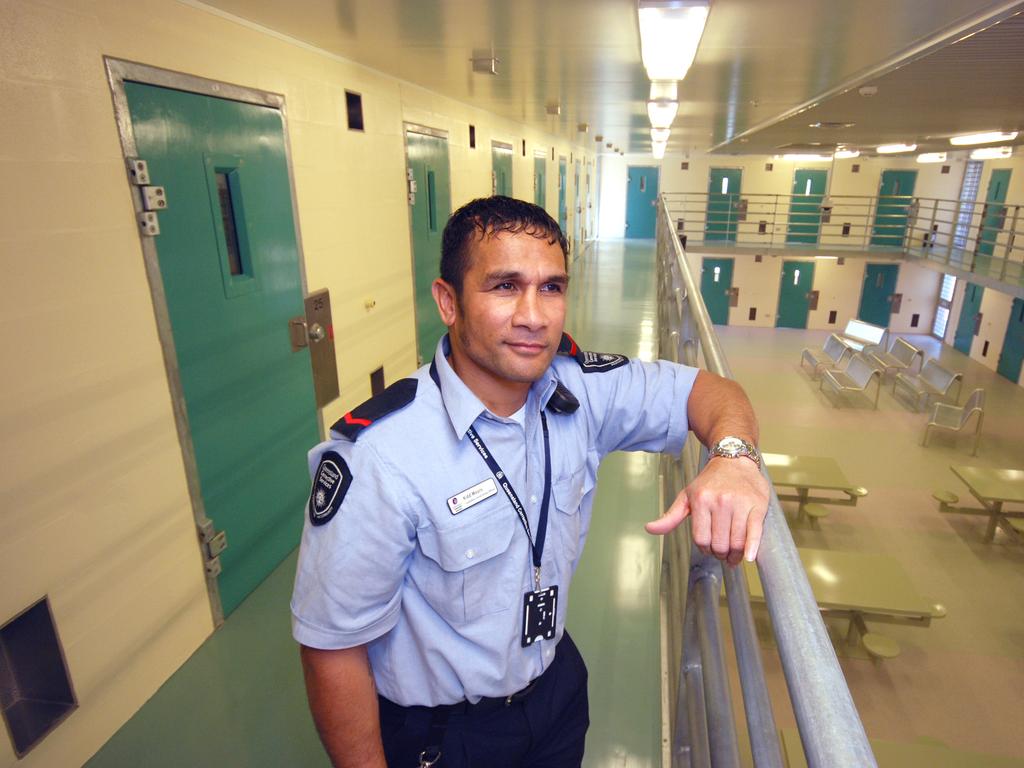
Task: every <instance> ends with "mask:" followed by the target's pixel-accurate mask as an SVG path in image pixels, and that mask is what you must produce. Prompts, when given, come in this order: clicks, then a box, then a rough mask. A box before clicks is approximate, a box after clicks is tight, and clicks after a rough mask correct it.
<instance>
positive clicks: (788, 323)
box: [775, 261, 814, 328]
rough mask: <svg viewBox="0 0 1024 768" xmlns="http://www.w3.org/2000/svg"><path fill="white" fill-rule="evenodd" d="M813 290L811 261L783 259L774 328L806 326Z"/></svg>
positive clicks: (812, 265)
mask: <svg viewBox="0 0 1024 768" xmlns="http://www.w3.org/2000/svg"><path fill="white" fill-rule="evenodd" d="M812 290H814V262H813V261H785V262H783V263H782V281H781V283H780V285H779V311H778V312H777V313H776V315H775V327H776V328H806V327H807V313H808V312H810V308H811V303H810V293H811V291H812Z"/></svg>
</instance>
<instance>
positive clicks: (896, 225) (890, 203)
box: [871, 171, 917, 248]
mask: <svg viewBox="0 0 1024 768" xmlns="http://www.w3.org/2000/svg"><path fill="white" fill-rule="evenodd" d="M916 182H917V171H882V181H881V184H880V185H879V187H878V207H877V208H876V209H875V224H874V227H873V228H872V230H871V244H872V245H881V246H890V247H893V248H901V247H903V238H904V237H905V236H906V233H907V211H908V210H909V209H910V204H911V203H912V202H913V200H914V184H915V183H916Z"/></svg>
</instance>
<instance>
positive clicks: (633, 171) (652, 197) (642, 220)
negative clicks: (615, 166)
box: [626, 165, 658, 240]
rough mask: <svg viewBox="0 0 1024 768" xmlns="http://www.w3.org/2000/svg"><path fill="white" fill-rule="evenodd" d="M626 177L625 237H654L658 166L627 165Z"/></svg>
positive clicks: (647, 238) (648, 238)
mask: <svg viewBox="0 0 1024 768" xmlns="http://www.w3.org/2000/svg"><path fill="white" fill-rule="evenodd" d="M628 170H629V175H628V176H627V177H626V179H627V180H626V237H627V238H631V239H634V240H635V239H638V238H640V239H646V240H650V239H651V238H653V237H654V226H655V222H656V220H657V209H656V208H655V206H654V204H655V202H656V201H657V199H658V168H656V167H653V166H647V165H631V166H629V169H628Z"/></svg>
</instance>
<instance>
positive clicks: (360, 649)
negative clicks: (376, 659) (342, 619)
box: [300, 645, 385, 768]
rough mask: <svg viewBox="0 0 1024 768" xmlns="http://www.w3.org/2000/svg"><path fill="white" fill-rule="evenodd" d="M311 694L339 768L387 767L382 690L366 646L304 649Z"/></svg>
mask: <svg viewBox="0 0 1024 768" xmlns="http://www.w3.org/2000/svg"><path fill="white" fill-rule="evenodd" d="M300 653H301V657H302V670H303V673H304V675H305V678H306V695H307V696H308V698H309V709H310V711H311V712H312V713H313V722H314V723H316V729H317V732H319V734H320V740H321V741H322V742H323V744H324V747H325V748H326V750H327V754H328V755H329V756H330V758H331V763H332V764H333V765H334V766H335V768H385V762H384V748H383V745H382V744H381V739H380V719H379V714H378V711H377V690H376V687H375V686H374V684H373V674H372V672H371V671H370V662H369V659H368V658H367V655H366V646H364V645H360V646H357V647H355V648H346V649H343V650H336V651H323V650H318V649H316V648H308V647H306V646H301V651H300Z"/></svg>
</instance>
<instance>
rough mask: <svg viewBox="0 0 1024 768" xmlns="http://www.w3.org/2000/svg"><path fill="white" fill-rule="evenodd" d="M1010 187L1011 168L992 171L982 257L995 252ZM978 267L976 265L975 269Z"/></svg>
mask: <svg viewBox="0 0 1024 768" xmlns="http://www.w3.org/2000/svg"><path fill="white" fill-rule="evenodd" d="M1008 186H1010V169H1009V168H998V169H996V170H994V171H992V175H991V176H990V177H989V180H988V192H987V193H986V194H985V208H984V210H983V211H982V214H981V229H980V230H979V232H978V246H977V248H975V253H977V254H978V255H980V256H991V255H992V252H993V251H994V250H995V245H996V239H997V238H998V237H999V232H1000V231H1001V230H1002V229H1003V224H1004V222H1005V220H1006V206H1005V205H1003V203H1005V202H1006V188H1007V187H1008ZM977 267H978V265H977V264H975V269H977ZM1015 381H1016V379H1015Z"/></svg>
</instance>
